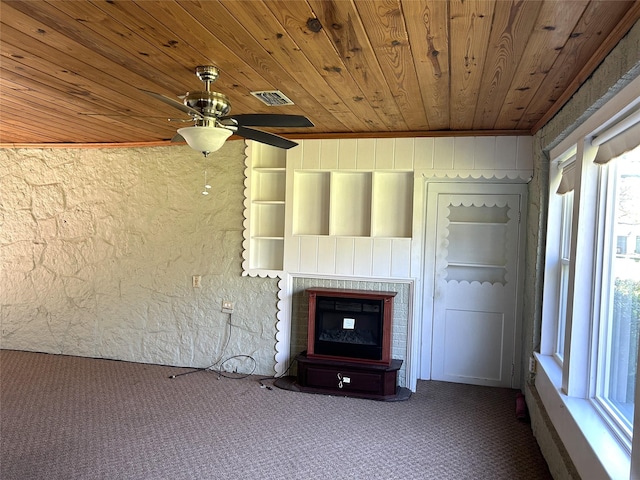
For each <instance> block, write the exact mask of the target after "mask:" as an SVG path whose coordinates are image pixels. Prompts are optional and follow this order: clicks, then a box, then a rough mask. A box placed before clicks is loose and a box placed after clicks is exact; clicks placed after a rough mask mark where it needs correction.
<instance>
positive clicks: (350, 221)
mask: <svg viewBox="0 0 640 480" xmlns="http://www.w3.org/2000/svg"><path fill="white" fill-rule="evenodd" d="M532 149H533V144H532V138H531V137H528V136H511V137H495V136H481V137H440V138H385V139H339V140H338V139H334V140H303V141H300V144H299V146H297V147H295V148H292V149H290V150H287V151H286V167H285V168H284V170H285V172H286V173H285V175H286V182H285V190H286V191H285V200H284V219H282V218H273V219H269V218H268V215H261V217H260V219H258V220H257V221H256V219H252V218H251V215H252V211H257V210H260V211H268V209H267V208H264V203H265V200H264V199H261V198H260V197H257V196H255V195H254V196H252V195H253V193H255V192H253V190H254V189H253V188H251V187H252V182H255V180H256V179H257V178H258V177H264V178H278V181H280V180H281V172H282V170H283V169H282V167H281V165H282V161H281V155H282V154H277V155H275V154H273V153H269V152H264V147H261V148H259V149H252V148H251V145H250V148H249V149H248V158H247V171H246V176H247V190H246V192H245V194H246V197H247V200H248V201H247V202H246V204H247V205H248V206H249V208H247V209H245V217H246V221H245V227H247V229H248V230H247V231H245V252H244V258H245V262H244V263H243V270H244V275H251V276H274V275H278V276H280V277H281V278H282V280H281V282H280V286H281V295H280V298H281V300H280V302H279V309H280V313H279V315H278V319H279V322H278V325H277V329H278V335H277V338H278V343H277V345H276V349H277V353H276V361H277V365H276V371H278V372H283V371H285V370H286V367H287V365H288V364H289V362H290V352H291V351H290V349H291V345H290V334H291V328H292V323H291V322H292V318H291V311H290V307H291V303H290V302H291V296H292V291H293V290H292V288H293V287H292V278H295V277H298V276H305V275H308V276H310V277H314V278H320V279H327V281H337V282H338V283H340V282H341V281H343V279H344V281H367V280H374V279H375V280H376V281H390V282H394V281H409V282H410V284H411V285H412V286H413V287H415V288H412V291H414V292H416V293H415V294H412V298H411V300H410V307H409V311H408V312H407V314H408V316H409V318H408V321H407V322H406V325H407V327H406V328H407V335H406V337H402V340H401V341H400V340H398V339H397V338H395V337H394V342H397V341H398V342H401V343H402V345H395V346H394V348H396V349H398V350H399V351H403V352H406V355H405V356H404V358H405V367H403V368H406V385H407V386H408V387H409V388H415V382H416V379H417V372H418V367H419V360H418V359H419V356H420V341H421V333H420V330H421V327H422V325H421V321H422V320H421V319H422V295H421V293H420V292H421V289H422V284H423V281H422V278H421V277H422V270H423V267H424V261H425V260H424V258H423V252H424V251H425V245H424V236H425V234H424V224H425V219H426V198H427V196H426V190H427V185H428V183H429V182H431V181H436V182H447V181H454V182H471V181H472V182H478V181H480V182H492V183H496V182H509V183H512V182H513V183H526V182H528V181H529V179H530V178H531V176H532V174H533V159H532V157H533V155H532ZM263 154H264V155H266V158H267V159H268V161H266V162H265V161H263V160H262V159H261V158H260V156H261V155H263ZM273 155H275V157H273ZM276 157H277V158H279V159H280V160H278V161H277V162H275V161H272V158H276ZM276 164H277V167H276V168H273V165H276ZM253 165H256V166H259V168H258V169H257V172H254V171H253V168H252V166H253ZM262 187H263V189H264V190H265V191H268V188H267V186H264V185H263V186H262ZM278 188H281V184H279V187H278ZM272 203H273V202H272ZM279 208H280V207H278V209H279ZM273 210H276V209H273ZM277 211H279V212H282V210H277ZM279 215H281V213H279ZM263 222H267V223H270V222H273V223H274V224H277V225H281V224H282V222H283V223H284V234H283V237H284V238H283V242H282V243H281V244H280V245H282V248H281V249H269V250H267V249H264V250H263V251H264V256H262V255H261V251H250V250H251V248H252V246H258V245H262V244H264V243H267V242H272V243H273V242H280V238H279V237H277V238H274V237H268V238H261V236H260V235H252V232H251V231H250V229H251V227H253V226H255V225H260V224H261V223H263ZM263 227H264V228H261V231H269V232H270V227H269V228H267V227H266V226H263ZM280 256H281V257H280ZM398 338H399V337H398Z"/></svg>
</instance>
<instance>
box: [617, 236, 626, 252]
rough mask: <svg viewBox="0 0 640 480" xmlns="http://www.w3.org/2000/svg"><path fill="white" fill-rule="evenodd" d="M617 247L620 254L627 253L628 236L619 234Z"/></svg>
mask: <svg viewBox="0 0 640 480" xmlns="http://www.w3.org/2000/svg"><path fill="white" fill-rule="evenodd" d="M617 244H618V245H617V247H616V253H617V254H618V255H625V254H626V253H627V237H623V236H620V235H619V236H618V239H617Z"/></svg>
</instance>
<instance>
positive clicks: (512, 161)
mask: <svg viewBox="0 0 640 480" xmlns="http://www.w3.org/2000/svg"><path fill="white" fill-rule="evenodd" d="M517 153H518V137H496V165H495V168H496V169H497V170H515V169H516V157H517Z"/></svg>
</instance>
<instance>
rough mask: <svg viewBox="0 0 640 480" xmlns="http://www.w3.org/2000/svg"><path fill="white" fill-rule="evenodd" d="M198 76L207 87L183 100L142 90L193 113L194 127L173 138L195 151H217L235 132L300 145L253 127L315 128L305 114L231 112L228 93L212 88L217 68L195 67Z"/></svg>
mask: <svg viewBox="0 0 640 480" xmlns="http://www.w3.org/2000/svg"><path fill="white" fill-rule="evenodd" d="M195 73H196V76H197V77H198V78H199V79H200V80H201V81H202V82H203V83H204V90H198V91H193V92H187V93H186V94H185V95H184V96H182V97H180V98H182V103H180V102H179V101H177V100H174V99H172V98H169V97H166V96H164V95H161V94H159V93H155V92H150V91H148V90H142V91H143V92H144V93H146V94H147V95H151V96H152V97H154V98H156V99H158V100H160V101H162V102H164V103H166V104H168V105H171V106H172V107H175V108H177V109H178V110H180V111H182V112H184V113H187V114H189V115H190V116H191V119H192V120H193V122H194V126H193V127H185V128H179V129H178V133H177V135H176V136H175V137H174V138H173V139H172V141H183V140H184V141H186V142H187V144H188V145H189V146H190V147H191V148H193V149H194V150H198V151H199V152H202V153H203V154H204V156H205V157H206V156H207V155H208V154H209V153H211V152H214V151H216V150H218V149H219V148H220V147H222V145H223V144H224V142H225V141H226V140H227V138H229V136H231V135H232V134H234V133H235V134H236V135H238V136H240V137H244V138H248V139H250V140H255V141H257V142H261V143H266V144H268V145H273V146H274V147H279V148H285V149H286V148H291V147H295V146H296V145H297V143H296V142H292V141H291V140H289V139H286V138H284V137H281V136H279V135H275V134H273V133H269V132H265V131H263V130H258V129H255V128H251V127H313V123H312V122H311V121H310V120H309V119H308V118H306V117H304V116H302V115H284V114H268V113H267V114H262V113H249V114H241V115H229V112H230V111H231V104H230V103H229V99H228V98H227V96H226V95H223V94H222V93H218V92H213V91H211V84H212V83H213V82H215V81H216V79H217V78H218V75H219V70H218V68H217V67H214V66H212V65H203V66H198V67H196V71H195Z"/></svg>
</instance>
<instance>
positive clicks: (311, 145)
mask: <svg viewBox="0 0 640 480" xmlns="http://www.w3.org/2000/svg"><path fill="white" fill-rule="evenodd" d="M302 145H303V147H304V150H303V151H302V165H301V166H300V168H304V169H310V170H317V169H319V168H320V150H321V148H322V140H306V141H304V142H303V144H302Z"/></svg>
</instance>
